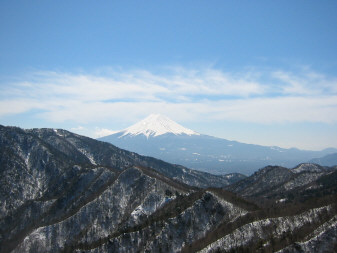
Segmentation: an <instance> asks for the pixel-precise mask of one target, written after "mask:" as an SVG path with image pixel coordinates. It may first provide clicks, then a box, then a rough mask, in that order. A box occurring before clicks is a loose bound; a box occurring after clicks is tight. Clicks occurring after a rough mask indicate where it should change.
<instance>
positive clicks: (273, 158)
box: [99, 114, 337, 175]
mask: <svg viewBox="0 0 337 253" xmlns="http://www.w3.org/2000/svg"><path fill="white" fill-rule="evenodd" d="M99 140H101V141H106V142H109V143H112V144H114V145H116V146H118V147H120V148H123V149H126V150H130V151H133V152H137V153H139V154H142V155H146V156H152V157H156V158H158V159H162V160H164V161H167V162H170V163H174V164H181V165H183V166H186V167H189V168H193V169H197V170H201V171H206V172H210V173H213V174H226V173H231V172H239V173H244V174H247V175H249V174H251V173H253V172H254V171H256V170H257V169H259V168H262V167H264V166H267V165H279V166H284V167H289V168H291V167H294V166H296V165H297V164H299V163H303V162H307V161H309V160H311V159H313V158H315V157H322V156H325V155H327V154H331V153H334V152H337V149H333V148H330V149H325V150H322V151H304V150H299V149H296V148H291V149H284V148H279V147H275V146H273V147H271V146H270V147H269V146H261V145H253V144H245V143H240V142H237V141H229V140H225V139H221V138H216V137H212V136H208V135H203V134H199V133H197V132H195V131H193V130H190V129H187V128H185V127H183V126H181V125H179V124H178V123H176V122H174V121H172V120H171V119H169V118H167V117H165V116H162V115H158V114H152V115H150V116H148V117H147V118H145V119H144V120H142V121H140V122H138V123H136V124H134V125H132V126H130V127H129V128H127V129H125V130H123V131H120V132H117V133H114V134H112V135H109V136H105V137H102V138H99Z"/></svg>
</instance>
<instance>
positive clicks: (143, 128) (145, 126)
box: [120, 114, 199, 137]
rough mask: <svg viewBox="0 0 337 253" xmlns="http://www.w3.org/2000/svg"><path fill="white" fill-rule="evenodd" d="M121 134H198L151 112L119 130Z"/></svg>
mask: <svg viewBox="0 0 337 253" xmlns="http://www.w3.org/2000/svg"><path fill="white" fill-rule="evenodd" d="M120 133H122V135H121V136H120V137H122V136H126V135H131V136H135V135H140V134H143V135H145V136H146V137H149V136H159V135H163V134H167V133H171V134H175V135H179V134H187V135H199V134H198V133H197V132H194V131H193V130H191V129H188V128H185V127H183V126H181V125H179V124H178V123H176V122H174V121H173V120H171V119H169V118H168V117H166V116H163V115H160V114H151V115H150V116H148V117H147V118H145V119H143V120H142V121H140V122H138V123H136V124H134V125H132V126H130V127H128V128H127V129H125V130H123V131H121V132H120Z"/></svg>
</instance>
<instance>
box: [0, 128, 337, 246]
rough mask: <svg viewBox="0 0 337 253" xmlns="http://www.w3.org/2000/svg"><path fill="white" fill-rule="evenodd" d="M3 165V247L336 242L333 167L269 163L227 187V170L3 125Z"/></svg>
mask: <svg viewBox="0 0 337 253" xmlns="http://www.w3.org/2000/svg"><path fill="white" fill-rule="evenodd" d="M0 164H1V167H0V210H1V212H0V252H1V253H2V252H13V253H16V252H18V253H22V252H27V253H42V252H87V253H89V252H90V253H94V252H95V253H99V252H135V253H136V252H139V251H141V252H196V251H202V252H217V251H219V250H227V251H233V252H240V251H242V252H261V251H264V252H275V251H278V250H283V251H284V252H287V250H288V249H292V250H293V251H294V252H296V250H298V249H305V250H306V251H313V250H314V249H320V250H323V249H324V250H327V251H331V252H333V251H334V249H337V245H336V240H337V234H336V233H335V231H337V222H336V220H337V216H336V213H337V212H336V210H337V205H336V194H337V187H336V185H337V184H336V182H337V181H336V180H337V170H336V168H326V167H322V168H321V167H315V166H318V165H311V164H304V165H299V166H296V168H294V171H295V172H296V173H294V172H292V171H291V170H288V169H286V168H280V167H277V166H269V167H267V168H263V169H261V170H260V171H258V172H256V174H255V175H252V176H251V177H249V178H248V179H243V180H241V181H240V182H237V183H235V184H234V185H233V192H229V191H228V190H224V189H223V187H224V185H226V184H228V178H226V180H227V181H226V180H225V178H224V177H225V176H213V177H210V175H209V174H207V173H202V172H195V171H193V170H190V169H187V168H184V167H182V166H177V165H170V164H167V163H165V162H163V161H160V160H157V159H154V158H150V157H142V156H139V155H138V154H135V153H132V152H128V151H126V150H121V149H119V148H117V147H115V146H113V145H111V144H108V143H103V142H99V141H96V140H93V139H90V138H88V137H84V136H80V135H76V134H73V133H70V132H68V131H65V130H61V129H58V130H54V129H28V130H23V129H20V128H14V127H3V126H1V125H0ZM285 173H287V174H285ZM283 174H284V175H285V176H282V175H283ZM274 175H281V177H277V178H274ZM227 176H228V177H232V175H227ZM270 178H273V180H270ZM280 178H284V179H285V180H279V181H277V179H280ZM216 179H217V180H218V181H216ZM302 179H307V181H303V180H302ZM260 182H262V183H263V184H264V185H265V188H264V189H262V191H261V190H260V191H257V190H256V187H255V186H259V184H260ZM186 183H187V184H186ZM289 183H291V184H289ZM238 184H241V186H242V187H241V188H240V189H243V191H241V190H239V191H236V189H238V188H237V185H238ZM212 185H214V186H218V187H222V188H214V187H209V186H212ZM196 186H199V187H200V186H203V187H204V188H199V187H196ZM249 187H253V188H251V189H252V190H251V191H249V190H247V189H248V188H249ZM254 187H255V190H254ZM283 189H288V191H286V192H285V196H283V195H282V194H283ZM235 192H236V193H235ZM241 194H242V195H241ZM243 197H244V198H243ZM282 198H287V201H280V200H281V199H282ZM266 200H268V201H267V202H266Z"/></svg>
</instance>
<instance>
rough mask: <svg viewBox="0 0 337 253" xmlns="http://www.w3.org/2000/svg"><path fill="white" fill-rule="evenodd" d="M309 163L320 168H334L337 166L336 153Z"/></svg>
mask: <svg viewBox="0 0 337 253" xmlns="http://www.w3.org/2000/svg"><path fill="white" fill-rule="evenodd" d="M310 162H311V163H316V164H319V165H322V166H334V165H337V153H333V154H329V155H325V156H323V157H320V158H314V159H311V160H310Z"/></svg>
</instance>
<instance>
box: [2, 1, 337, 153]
mask: <svg viewBox="0 0 337 253" xmlns="http://www.w3.org/2000/svg"><path fill="white" fill-rule="evenodd" d="M336 13H337V2H336V1H240V2H239V1H196V0H194V1H99V2H97V1H85V0H84V1H83V0H82V1H57V2H56V1H13V0H12V1H7V0H3V1H1V2H0V39H1V43H0V124H3V125H16V126H20V127H23V128H32V127H52V128H65V129H68V130H71V131H75V132H77V133H80V134H84V135H88V136H91V137H98V136H101V135H103V134H107V133H109V132H110V131H113V130H120V129H123V128H125V127H127V126H129V125H130V124H133V123H135V122H136V121H138V120H140V119H142V118H144V117H146V116H147V115H148V114H151V113H161V114H164V115H167V116H168V117H170V118H171V119H173V120H175V121H177V122H179V123H181V124H182V125H184V126H186V127H189V128H191V129H193V130H195V131H198V132H201V133H205V134H209V135H214V136H218V137H223V138H226V139H231V140H238V141H242V142H247V143H255V144H263V145H277V146H281V147H298V148H303V149H323V148H327V147H337V131H336V130H337V74H336V73H337V46H336V45H337V33H336V26H337V15H336Z"/></svg>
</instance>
